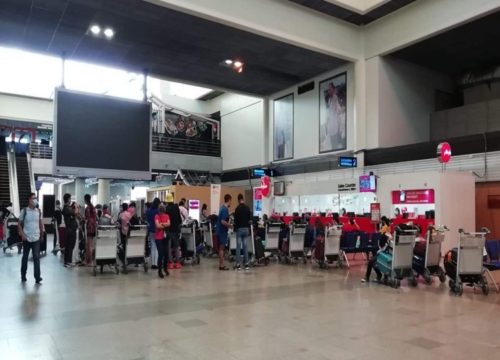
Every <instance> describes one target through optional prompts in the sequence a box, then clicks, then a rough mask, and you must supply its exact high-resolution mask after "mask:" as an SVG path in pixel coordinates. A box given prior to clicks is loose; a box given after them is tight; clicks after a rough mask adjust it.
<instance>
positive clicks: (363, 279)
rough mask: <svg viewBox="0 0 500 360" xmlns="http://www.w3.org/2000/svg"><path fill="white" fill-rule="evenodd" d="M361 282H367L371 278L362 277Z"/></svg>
mask: <svg viewBox="0 0 500 360" xmlns="http://www.w3.org/2000/svg"><path fill="white" fill-rule="evenodd" d="M361 282H362V283H365V282H369V280H368V279H367V278H362V279H361Z"/></svg>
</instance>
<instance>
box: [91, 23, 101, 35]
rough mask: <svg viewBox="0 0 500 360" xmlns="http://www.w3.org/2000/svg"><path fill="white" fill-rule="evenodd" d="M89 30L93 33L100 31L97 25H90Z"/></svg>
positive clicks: (97, 33)
mask: <svg viewBox="0 0 500 360" xmlns="http://www.w3.org/2000/svg"><path fill="white" fill-rule="evenodd" d="M90 32H91V33H92V34H94V35H99V34H100V33H101V28H100V27H99V25H92V26H91V27H90Z"/></svg>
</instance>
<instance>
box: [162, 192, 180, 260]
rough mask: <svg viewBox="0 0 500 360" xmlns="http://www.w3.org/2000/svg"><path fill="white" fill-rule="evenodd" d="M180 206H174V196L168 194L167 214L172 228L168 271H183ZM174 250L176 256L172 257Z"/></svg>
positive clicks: (169, 237) (169, 238)
mask: <svg viewBox="0 0 500 360" xmlns="http://www.w3.org/2000/svg"><path fill="white" fill-rule="evenodd" d="M180 208H181V207H180V206H178V205H176V204H174V196H173V195H172V194H167V206H166V208H165V211H166V213H167V214H168V216H169V218H170V227H169V228H168V245H167V259H168V267H167V268H168V269H169V270H172V269H174V268H175V269H181V268H182V265H181V263H180V260H181V254H180V251H179V239H180V237H181V225H182V215H181V210H180ZM172 250H173V252H174V255H172Z"/></svg>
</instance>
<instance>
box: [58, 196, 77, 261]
mask: <svg viewBox="0 0 500 360" xmlns="http://www.w3.org/2000/svg"><path fill="white" fill-rule="evenodd" d="M63 201H64V207H63V210H62V213H63V219H64V224H65V225H66V231H65V233H66V236H65V241H64V267H67V268H68V267H71V266H73V249H74V247H75V243H76V231H77V230H78V223H77V221H76V217H77V212H78V205H77V204H75V203H74V202H73V203H71V194H64V196H63Z"/></svg>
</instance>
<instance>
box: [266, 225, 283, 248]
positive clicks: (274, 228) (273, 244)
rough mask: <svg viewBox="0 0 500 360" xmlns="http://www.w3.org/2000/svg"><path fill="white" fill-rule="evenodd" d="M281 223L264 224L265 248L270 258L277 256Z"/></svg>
mask: <svg viewBox="0 0 500 360" xmlns="http://www.w3.org/2000/svg"><path fill="white" fill-rule="evenodd" d="M282 225H283V224H282V223H280V222H269V223H267V224H266V248H265V250H266V251H267V252H269V253H270V254H271V255H272V256H274V255H278V254H279V236H280V232H281V227H282Z"/></svg>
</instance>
